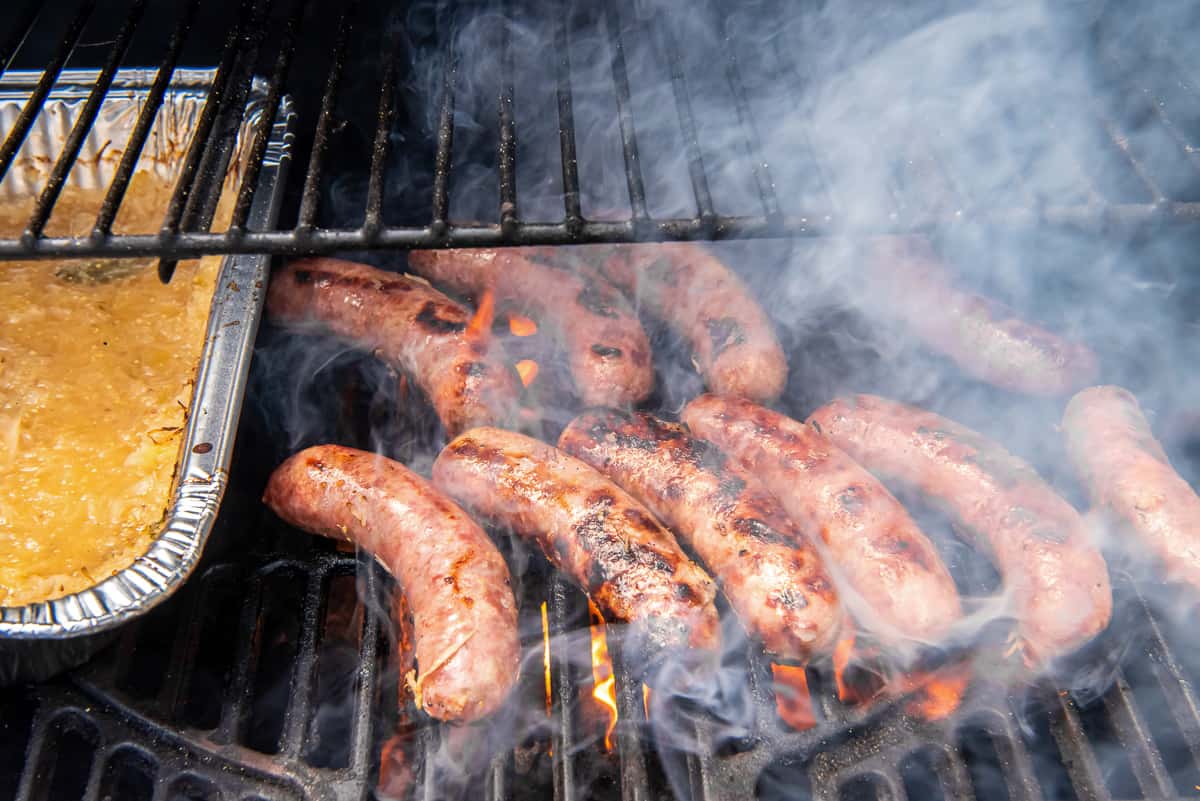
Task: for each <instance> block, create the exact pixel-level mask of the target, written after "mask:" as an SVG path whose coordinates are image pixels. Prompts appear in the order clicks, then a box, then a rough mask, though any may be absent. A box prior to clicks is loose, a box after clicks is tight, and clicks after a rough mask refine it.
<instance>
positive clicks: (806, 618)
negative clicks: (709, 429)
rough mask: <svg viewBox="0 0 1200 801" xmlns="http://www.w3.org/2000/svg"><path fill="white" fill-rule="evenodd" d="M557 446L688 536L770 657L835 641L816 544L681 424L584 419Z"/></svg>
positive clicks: (834, 606) (833, 600)
mask: <svg viewBox="0 0 1200 801" xmlns="http://www.w3.org/2000/svg"><path fill="white" fill-rule="evenodd" d="M558 443H559V447H561V448H562V449H563V450H565V451H567V452H569V453H572V454H575V455H576V456H578V457H579V458H581V459H583V460H584V461H585V462H587V463H589V464H591V465H594V466H595V467H596V468H598V469H599V470H601V471H603V472H604V473H606V474H608V475H609V476H611V477H612V479H613V480H614V481H616V482H617V483H618V484H620V485H621V486H622V487H624V488H625V489H626V490H628V491H629V492H630V493H631V494H632V495H633V496H634V497H635V498H637V499H639V500H640V501H642V502H643V503H645V504H646V505H647V506H648V507H650V509H651V510H652V511H653V512H654V513H655V514H657V515H658V516H659V518H660V519H662V520H663V521H664V522H665V523H666V524H667V525H669V526H670V527H671V528H672V529H673V530H675V531H676V532H677V533H678V534H679V536H681V537H683V538H684V539H685V540H686V541H687V542H688V543H689V544H690V545H691V547H692V549H693V550H694V551H695V552H696V554H697V555H699V557H700V558H701V559H702V560H703V561H704V563H705V564H706V565H707V566H708V568H709V569H710V570H711V571H712V573H713V575H714V576H715V577H716V578H717V580H718V581H720V583H721V586H722V589H724V591H725V595H726V597H728V598H729V602H730V603H731V604H732V605H733V608H734V610H735V611H736V612H737V613H738V616H739V617H740V618H741V620H742V622H743V623H744V624H745V626H746V628H747V629H749V630H750V631H751V632H753V633H754V634H756V635H757V636H758V637H760V638H761V639H762V641H763V645H764V646H765V647H766V649H767V650H768V651H770V652H772V653H774V654H776V655H778V656H780V657H782V658H785V659H796V660H805V659H808V658H809V657H811V656H812V655H814V654H817V653H820V652H822V651H824V650H825V649H827V648H829V647H830V646H832V645H833V642H834V640H835V639H836V638H837V635H838V631H839V628H840V626H841V623H842V615H841V612H840V608H839V606H838V600H837V597H836V594H835V592H834V588H833V584H832V583H831V582H830V580H829V577H828V576H827V575H826V573H825V568H824V566H823V565H822V564H821V559H820V556H819V555H818V553H817V549H816V547H815V546H814V543H813V542H812V541H811V540H809V539H808V538H807V537H805V536H804V535H803V534H802V533H801V532H800V531H799V530H797V529H796V528H795V527H794V526H793V525H792V522H791V521H790V520H789V519H788V517H787V515H786V514H785V513H784V511H783V509H782V508H780V506H779V503H778V502H777V501H776V500H775V499H774V498H772V497H771V496H770V495H769V494H768V493H767V492H766V490H764V489H762V488H760V487H759V486H758V485H757V483H755V482H754V480H753V479H751V478H750V477H749V476H746V475H743V474H741V473H739V472H737V471H735V470H733V469H732V468H731V467H730V466H729V465H727V464H726V462H725V459H724V457H722V456H721V454H720V453H719V452H718V451H717V449H716V448H715V447H713V446H712V445H711V444H709V443H707V442H704V441H703V440H698V439H694V438H693V437H691V436H689V435H688V433H687V431H686V430H685V429H684V427H683V426H681V425H677V424H675V423H667V422H664V421H662V420H658V419H656V418H654V417H651V416H650V415H647V414H625V413H623V412H616V411H608V410H598V411H589V412H585V413H584V414H582V415H580V416H579V417H577V418H576V419H575V420H573V421H572V422H571V424H570V425H569V426H567V428H566V430H565V431H563V433H562V437H560V438H559V441H558Z"/></svg>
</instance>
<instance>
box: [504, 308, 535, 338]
mask: <svg viewBox="0 0 1200 801" xmlns="http://www.w3.org/2000/svg"><path fill="white" fill-rule="evenodd" d="M508 330H509V331H511V332H512V335H513V336H515V337H531V336H533V335H534V334H536V333H537V331H538V325H537V323H535V322H534V321H533V320H530V319H529V318H528V317H522V316H521V315H519V314H510V315H509V316H508Z"/></svg>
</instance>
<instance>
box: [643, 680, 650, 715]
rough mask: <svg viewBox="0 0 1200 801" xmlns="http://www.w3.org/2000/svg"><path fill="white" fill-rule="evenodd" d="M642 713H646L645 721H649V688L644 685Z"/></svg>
mask: <svg viewBox="0 0 1200 801" xmlns="http://www.w3.org/2000/svg"><path fill="white" fill-rule="evenodd" d="M642 711H643V712H645V713H646V720H649V719H650V688H649V687H647V686H646V685H645V684H643V685H642Z"/></svg>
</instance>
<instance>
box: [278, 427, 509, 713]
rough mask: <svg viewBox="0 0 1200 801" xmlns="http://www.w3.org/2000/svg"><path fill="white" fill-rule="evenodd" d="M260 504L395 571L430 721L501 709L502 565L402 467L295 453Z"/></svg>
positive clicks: (505, 646) (359, 456) (455, 512)
mask: <svg viewBox="0 0 1200 801" xmlns="http://www.w3.org/2000/svg"><path fill="white" fill-rule="evenodd" d="M263 501H264V502H265V503H266V504H267V505H268V506H269V507H271V509H273V510H274V511H275V513H276V514H277V515H279V516H280V517H281V518H283V519H284V520H285V521H287V522H288V523H291V524H292V525H294V526H297V527H298V528H302V529H304V530H305V531H309V532H312V533H313V534H320V535H322V536H325V537H332V538H334V539H340V540H348V541H350V542H353V543H355V544H356V545H358V546H359V547H360V548H362V549H363V550H365V551H367V552H368V553H370V554H371V555H373V556H374V557H375V558H376V559H378V560H379V561H380V563H381V564H383V566H384V567H385V568H387V570H388V572H390V573H391V574H392V575H393V576H395V578H396V580H397V582H399V584H400V587H401V589H402V590H403V592H404V594H405V596H406V598H407V600H408V606H409V608H410V609H411V611H412V618H413V637H414V640H415V641H416V643H415V645H416V655H417V666H418V670H419V676H418V679H417V681H416V696H417V703H418V705H419V706H420V707H421V708H422V709H423V710H425V712H427V713H428V714H430V715H432V716H433V717H435V718H438V719H439V720H447V721H460V722H465V721H473V720H478V719H479V718H482V717H484V716H486V715H488V714H490V713H492V712H494V711H496V709H497V708H499V707H500V705H501V704H502V703H503V702H504V700H505V698H506V697H507V696H508V693H509V690H510V688H511V687H512V685H513V682H514V681H515V679H516V676H517V668H518V665H519V663H520V656H521V650H520V644H519V642H518V639H517V604H516V601H515V600H514V599H513V591H512V579H511V577H510V575H509V572H508V566H507V565H506V564H505V562H504V558H503V557H502V556H501V555H500V552H499V551H498V550H496V546H495V545H494V544H492V541H491V540H490V539H488V536H487V534H485V533H484V531H483V529H481V528H480V527H479V526H478V525H477V524H476V523H475V522H474V521H473V520H471V518H470V517H468V516H467V514H466V513H465V512H464V511H463V510H462V509H460V508H459V507H458V506H456V505H455V504H454V503H453V502H452V501H450V499H449V498H447V497H446V496H444V495H443V494H442V493H441V492H439V491H438V490H436V489H434V488H433V487H432V486H431V485H430V484H429V482H427V481H426V480H425V479H423V478H421V477H420V476H419V475H417V474H416V473H414V472H412V471H411V470H409V469H408V468H406V467H405V466H404V465H402V464H400V463H398V462H394V461H392V460H391V459H387V458H384V457H382V456H377V455H375V454H372V453H367V452H365V451H359V450H355V449H353V448H344V447H341V446H339V445H319V446H317V447H314V448H308V449H306V450H303V451H300V453H297V454H296V455H294V456H292V457H291V458H289V459H288V460H287V461H285V462H284V463H283V464H281V465H280V466H279V467H278V468H276V470H275V472H274V473H273V474H272V475H271V478H270V480H269V481H268V482H267V490H266V493H265V494H264V495H263Z"/></svg>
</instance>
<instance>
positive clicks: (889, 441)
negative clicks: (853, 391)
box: [809, 395, 1112, 661]
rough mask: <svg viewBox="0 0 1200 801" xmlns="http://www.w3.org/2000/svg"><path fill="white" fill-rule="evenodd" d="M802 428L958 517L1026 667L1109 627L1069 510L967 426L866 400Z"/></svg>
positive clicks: (1092, 552)
mask: <svg viewBox="0 0 1200 801" xmlns="http://www.w3.org/2000/svg"><path fill="white" fill-rule="evenodd" d="M809 421H810V422H811V423H814V424H816V425H817V427H818V429H819V430H820V431H821V432H823V433H824V434H825V435H826V436H827V437H829V438H830V439H831V440H833V441H834V443H836V444H837V445H838V447H840V448H842V449H843V450H845V451H846V452H847V453H849V454H850V455H851V456H852V457H853V458H854V459H855V460H857V461H858V462H860V463H861V464H862V465H863V466H865V467H866V468H867V469H868V470H871V471H872V472H874V473H876V474H878V475H881V476H883V477H884V478H885V480H895V481H897V482H900V483H903V484H907V485H909V486H912V487H915V488H917V489H918V490H920V491H921V492H922V493H924V494H925V496H927V497H928V498H929V499H930V500H931V501H934V502H936V503H938V504H940V505H941V506H943V507H944V508H946V510H947V511H949V512H950V513H951V514H952V515H954V516H955V517H957V519H958V520H959V521H960V522H961V524H962V525H963V527H964V528H965V530H966V532H967V533H968V534H969V535H970V537H971V538H972V540H973V541H974V543H975V545H976V547H978V548H979V549H980V550H982V551H983V552H984V553H986V554H988V555H989V556H990V557H991V558H992V560H993V561H994V562H995V563H996V566H997V568H998V569H999V571H1000V574H1001V576H1002V577H1003V579H1004V583H1005V585H1006V587H1007V589H1008V591H1009V592H1010V593H1011V596H1012V599H1013V603H1014V605H1015V611H1016V617H1017V619H1018V621H1019V625H1020V629H1021V632H1020V633H1021V635H1022V638H1023V640H1024V645H1025V647H1026V654H1027V656H1028V657H1029V659H1030V660H1031V661H1040V660H1045V659H1050V658H1052V657H1054V656H1057V655H1059V654H1062V653H1064V652H1067V651H1070V650H1072V649H1074V648H1076V647H1078V646H1080V645H1082V644H1084V643H1085V642H1087V641H1088V640H1090V639H1091V638H1092V637H1094V636H1095V635H1096V634H1098V633H1099V632H1101V631H1102V630H1103V629H1104V628H1105V627H1106V626H1107V625H1108V621H1109V618H1110V617H1111V615H1112V592H1111V590H1110V588H1109V582H1108V568H1107V566H1106V565H1105V564H1104V559H1103V557H1102V556H1101V555H1100V552H1099V551H1098V550H1097V549H1096V548H1095V547H1093V545H1092V544H1091V543H1090V542H1089V538H1088V534H1087V532H1086V530H1085V528H1084V525H1083V521H1082V519H1081V518H1080V516H1079V513H1078V512H1076V511H1075V508H1074V507H1073V506H1071V504H1069V503H1067V502H1066V501H1065V500H1063V499H1062V498H1061V497H1060V496H1059V495H1058V494H1057V493H1055V492H1054V490H1052V489H1051V488H1050V486H1049V485H1047V484H1046V482H1044V481H1043V480H1042V479H1041V478H1040V477H1039V476H1038V474H1037V473H1036V472H1035V471H1034V469H1033V468H1032V467H1030V466H1029V465H1028V464H1027V463H1025V462H1024V461H1022V460H1020V459H1018V458H1017V457H1015V456H1013V455H1012V454H1011V453H1009V452H1008V451H1006V450H1005V449H1004V448H1002V447H1000V445H998V444H997V443H995V442H992V441H990V440H988V439H987V438H986V437H983V436H981V435H980V434H978V433H976V432H974V431H972V430H971V429H969V428H967V427H966V426H962V425H959V424H958V423H955V422H953V421H952V420H947V419H946V418H945V417H942V416H940V415H937V414H934V413H933V412H927V411H925V410H923V409H916V408H913V407H911V406H905V405H904V404H901V403H896V402H894V401H889V400H885V399H883V398H879V397H876V396H874V395H857V396H855V397H853V398H846V399H839V400H835V401H834V402H832V403H830V404H827V405H826V406H823V407H821V408H820V409H818V410H817V411H815V412H813V414H812V416H811V417H810V418H809Z"/></svg>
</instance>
